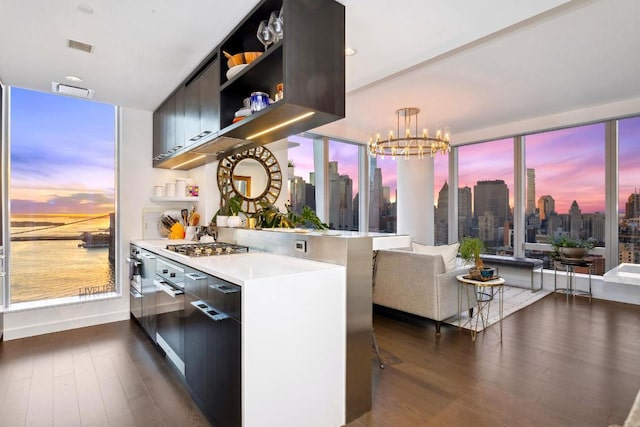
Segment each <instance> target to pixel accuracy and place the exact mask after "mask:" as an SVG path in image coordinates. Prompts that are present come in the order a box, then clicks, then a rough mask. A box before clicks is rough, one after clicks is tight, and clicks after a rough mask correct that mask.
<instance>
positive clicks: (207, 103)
mask: <svg viewBox="0 0 640 427" xmlns="http://www.w3.org/2000/svg"><path fill="white" fill-rule="evenodd" d="M198 80H200V130H201V131H209V132H211V133H214V132H217V131H219V130H220V90H219V87H220V67H219V66H218V60H217V59H216V60H214V61H213V62H211V64H209V66H208V67H207V68H206V69H205V70H204V71H203V72H202V74H201V75H200V77H199V79H198Z"/></svg>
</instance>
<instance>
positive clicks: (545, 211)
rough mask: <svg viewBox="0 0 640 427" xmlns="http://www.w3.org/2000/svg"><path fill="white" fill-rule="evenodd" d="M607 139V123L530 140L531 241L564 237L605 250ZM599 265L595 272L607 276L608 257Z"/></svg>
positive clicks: (528, 238)
mask: <svg viewBox="0 0 640 427" xmlns="http://www.w3.org/2000/svg"><path fill="white" fill-rule="evenodd" d="M604 135H605V125H604V123H597V124H593V125H588V126H578V127H572V128H567V129H560V130H555V131H550V132H543V133H537V134H533V135H527V136H526V137H525V156H526V175H527V176H526V180H525V182H526V184H527V190H526V200H527V203H526V212H525V213H526V219H525V226H526V242H528V243H549V241H550V240H549V239H550V238H553V237H558V236H562V235H564V236H569V237H571V238H573V239H583V240H586V239H592V240H594V241H595V244H596V246H604V242H605V137H604ZM526 253H527V255H528V256H537V254H533V253H531V252H530V251H527V252H526ZM594 262H595V264H594V272H595V273H597V274H603V273H604V259H603V258H601V257H598V258H597V259H596V260H595V261H594Z"/></svg>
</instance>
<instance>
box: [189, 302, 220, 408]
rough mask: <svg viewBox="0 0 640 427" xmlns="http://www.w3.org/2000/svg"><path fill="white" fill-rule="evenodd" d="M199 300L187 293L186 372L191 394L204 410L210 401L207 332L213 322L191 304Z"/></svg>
mask: <svg viewBox="0 0 640 427" xmlns="http://www.w3.org/2000/svg"><path fill="white" fill-rule="evenodd" d="M197 300H198V297H197V296H195V295H193V294H191V293H188V292H187V293H185V301H184V303H185V310H184V311H185V321H184V326H185V329H184V345H185V348H184V364H185V368H184V370H185V378H186V380H187V385H188V386H189V389H190V391H191V394H192V395H193V397H194V399H195V401H196V403H198V406H200V408H202V409H204V407H205V403H206V402H207V401H208V400H209V399H208V396H207V393H208V389H209V382H208V378H209V374H208V371H209V366H210V363H211V361H210V360H209V357H208V354H207V330H208V328H209V325H210V324H211V323H213V321H212V320H211V319H209V318H208V317H207V316H205V315H204V314H202V312H201V311H200V310H198V309H197V308H195V307H194V306H193V305H192V304H191V303H192V302H194V301H197Z"/></svg>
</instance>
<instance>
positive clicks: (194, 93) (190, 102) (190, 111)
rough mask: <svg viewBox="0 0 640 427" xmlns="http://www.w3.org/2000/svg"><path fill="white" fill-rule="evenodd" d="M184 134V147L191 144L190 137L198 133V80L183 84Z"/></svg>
mask: <svg viewBox="0 0 640 427" xmlns="http://www.w3.org/2000/svg"><path fill="white" fill-rule="evenodd" d="M184 89H185V99H184V135H185V147H186V146H188V145H191V144H193V142H194V140H192V138H194V137H196V136H197V135H198V134H199V133H200V81H199V80H198V79H195V80H193V81H192V82H190V83H189V84H187V85H186V86H185V88H184Z"/></svg>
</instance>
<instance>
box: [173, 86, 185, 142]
mask: <svg viewBox="0 0 640 427" xmlns="http://www.w3.org/2000/svg"><path fill="white" fill-rule="evenodd" d="M174 97H175V104H176V107H175V129H176V132H175V134H176V140H175V147H176V149H177V150H179V149H180V148H182V147H184V146H185V133H184V107H185V88H184V86H182V87H180V89H178V91H177V92H176V93H175V95H174Z"/></svg>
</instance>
